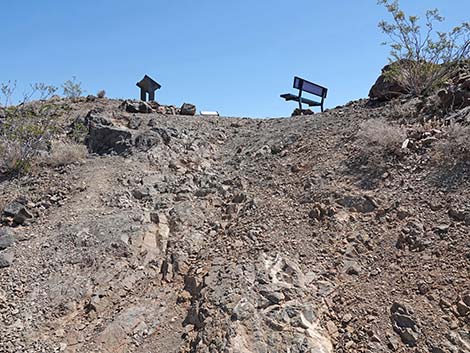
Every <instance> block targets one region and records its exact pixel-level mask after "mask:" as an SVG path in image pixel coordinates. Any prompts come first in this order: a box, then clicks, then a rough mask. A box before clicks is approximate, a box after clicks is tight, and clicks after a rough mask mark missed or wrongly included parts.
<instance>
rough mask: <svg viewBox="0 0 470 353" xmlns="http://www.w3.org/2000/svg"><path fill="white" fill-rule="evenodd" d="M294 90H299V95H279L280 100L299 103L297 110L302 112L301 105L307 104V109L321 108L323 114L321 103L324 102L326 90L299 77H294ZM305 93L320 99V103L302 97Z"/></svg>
mask: <svg viewBox="0 0 470 353" xmlns="http://www.w3.org/2000/svg"><path fill="white" fill-rule="evenodd" d="M294 88H296V89H298V90H299V94H298V95H295V94H291V93H286V94H281V98H284V99H285V100H286V101H296V102H299V109H300V110H302V103H305V104H308V106H309V107H321V111H322V112H323V102H324V101H325V98H326V94H327V92H328V89H327V88H325V87H322V86H319V85H317V84H316V83H313V82H309V81H307V80H304V79H303V78H300V77H297V76H296V77H294ZM303 92H307V93H310V94H313V95H315V96H319V97H321V101H320V102H316V101H313V100H311V99H307V98H304V97H302V93H303Z"/></svg>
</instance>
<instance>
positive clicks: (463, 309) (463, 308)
mask: <svg viewBox="0 0 470 353" xmlns="http://www.w3.org/2000/svg"><path fill="white" fill-rule="evenodd" d="M457 312H458V313H459V315H460V316H467V314H469V313H470V307H468V306H467V305H466V304H465V303H464V302H463V301H459V302H457Z"/></svg>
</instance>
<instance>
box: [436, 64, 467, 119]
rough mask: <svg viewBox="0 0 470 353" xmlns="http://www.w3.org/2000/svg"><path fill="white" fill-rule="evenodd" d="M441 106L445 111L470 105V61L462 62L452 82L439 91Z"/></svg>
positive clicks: (451, 79)
mask: <svg viewBox="0 0 470 353" xmlns="http://www.w3.org/2000/svg"><path fill="white" fill-rule="evenodd" d="M438 97H439V99H440V103H441V107H442V108H443V109H444V110H445V111H450V110H459V109H462V108H465V107H468V106H470V62H468V61H467V62H464V63H461V64H460V65H459V67H458V69H457V70H456V72H455V74H454V75H453V76H452V77H451V78H450V84H449V85H447V86H446V87H445V88H443V89H441V90H440V91H439V92H438Z"/></svg>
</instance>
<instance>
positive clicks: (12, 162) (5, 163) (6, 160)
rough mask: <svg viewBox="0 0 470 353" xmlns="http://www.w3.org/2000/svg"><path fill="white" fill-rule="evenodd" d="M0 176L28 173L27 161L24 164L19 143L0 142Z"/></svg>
mask: <svg viewBox="0 0 470 353" xmlns="http://www.w3.org/2000/svg"><path fill="white" fill-rule="evenodd" d="M0 156H1V158H0V174H9V173H11V171H17V170H22V171H25V172H28V171H29V168H30V165H29V161H28V163H27V164H26V163H25V161H24V159H23V152H22V148H21V144H20V143H16V142H4V141H2V142H0Z"/></svg>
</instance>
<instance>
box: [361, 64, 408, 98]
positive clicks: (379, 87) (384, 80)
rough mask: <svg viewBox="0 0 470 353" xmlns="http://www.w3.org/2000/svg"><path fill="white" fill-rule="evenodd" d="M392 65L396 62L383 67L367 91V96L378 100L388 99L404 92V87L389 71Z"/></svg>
mask: <svg viewBox="0 0 470 353" xmlns="http://www.w3.org/2000/svg"><path fill="white" fill-rule="evenodd" d="M392 65H397V64H396V63H394V64H389V65H386V66H384V67H383V69H382V74H381V75H380V76H379V78H378V79H377V81H376V82H375V83H374V85H373V86H372V87H371V89H370V91H369V98H371V99H374V100H378V101H389V100H391V99H394V98H397V97H400V96H401V95H403V94H405V93H406V89H405V87H403V86H402V85H401V84H400V83H399V82H398V81H396V80H394V79H393V78H392V77H391V75H390V73H389V72H390V70H392V69H393V66H392Z"/></svg>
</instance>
